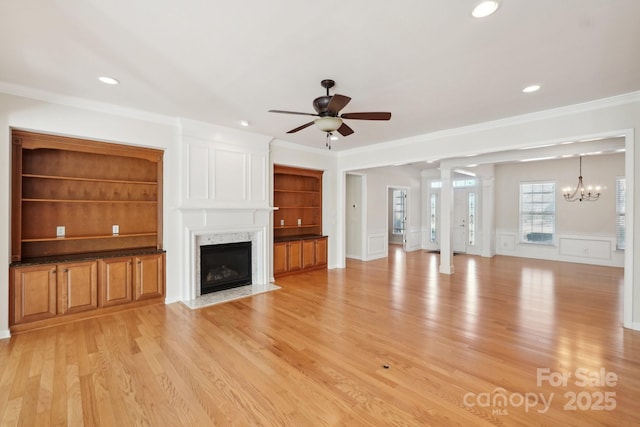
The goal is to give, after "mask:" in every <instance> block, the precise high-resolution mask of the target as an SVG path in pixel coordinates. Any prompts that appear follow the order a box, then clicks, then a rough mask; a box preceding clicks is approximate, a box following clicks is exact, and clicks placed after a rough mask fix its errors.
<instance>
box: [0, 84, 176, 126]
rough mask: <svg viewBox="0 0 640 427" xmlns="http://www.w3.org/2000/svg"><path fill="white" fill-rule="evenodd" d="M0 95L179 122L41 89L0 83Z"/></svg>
mask: <svg viewBox="0 0 640 427" xmlns="http://www.w3.org/2000/svg"><path fill="white" fill-rule="evenodd" d="M0 93H4V94H7V95H13V96H19V97H22V98H29V99H34V100H37V101H43V102H48V103H51V104H58V105H64V106H67V107H73V108H81V109H85V110H92V111H97V112H100V113H107V114H113V115H116V116H121V117H126V118H130V119H136V120H143V121H146V122H152V123H157V124H163V125H169V126H178V125H179V120H178V119H177V118H175V117H170V116H165V115H162V114H156V113H150V112H147V111H143V110H138V109H135V108H129V107H122V106H120V105H116V104H109V103H107V102H98V101H91V100H88V99H85V98H79V97H75V96H69V95H61V94H59V93H55V92H50V91H46V90H41V89H34V88H31V87H27V86H21V85H16V84H13V83H7V82H1V81H0Z"/></svg>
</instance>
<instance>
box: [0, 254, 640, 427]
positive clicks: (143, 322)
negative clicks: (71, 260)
mask: <svg viewBox="0 0 640 427" xmlns="http://www.w3.org/2000/svg"><path fill="white" fill-rule="evenodd" d="M453 260H454V265H455V270H456V273H455V274H454V275H452V276H446V275H440V274H438V272H437V271H438V255H437V254H431V253H426V252H424V251H419V252H412V253H408V254H405V253H403V252H402V251H399V250H396V249H393V250H392V251H391V252H390V254H389V258H387V259H381V260H376V261H371V262H367V263H363V262H358V261H351V260H350V261H348V263H347V268H346V269H338V270H330V271H315V272H310V273H305V274H301V275H296V276H288V277H284V278H282V279H281V280H278V285H280V286H282V289H280V290H277V291H274V292H270V293H266V294H261V295H257V296H254V297H251V298H245V299H242V300H238V301H234V302H230V303H226V304H221V305H217V306H212V307H208V308H204V309H200V310H194V311H192V310H189V309H188V308H186V307H185V306H184V305H182V304H181V303H175V304H170V305H166V306H165V305H153V306H146V307H142V308H136V309H132V310H129V311H126V312H121V313H117V314H112V315H108V316H104V317H101V318H94V319H88V320H83V321H78V322H75V323H70V324H67V325H61V326H55V327H51V328H48V329H43V330H39V331H32V332H26V333H23V334H19V335H16V336H14V337H12V338H11V339H10V340H4V341H0V421H1V422H2V425H25V426H37V425H65V424H66V425H72V426H79V425H83V424H84V425H87V426H92V425H102V426H129V425H149V426H165V425H173V426H182V425H202V426H209V425H240V426H242V425H264V426H281V425H282V426H284V425H287V426H325V425H344V426H359V425H375V426H381V425H410V426H417V425H434V426H446V425H461V426H472V425H504V426H512V425H527V426H529V425H548V426H569V425H576V426H589V425H610V426H623V425H629V426H637V425H640V411H639V410H638V407H639V402H640V333H638V332H634V331H630V330H626V329H623V328H622V321H621V319H622V278H623V270H622V269H618V268H608V267H593V266H585V265H579V264H566V263H557V262H551V261H536V260H527V259H520V258H511V257H501V256H496V257H494V258H491V259H487V258H479V257H472V256H466V255H458V256H455V257H453ZM539 369H548V371H541V372H544V373H546V374H547V375H546V376H545V375H542V374H538V372H539V371H538V370H539ZM602 370H604V372H606V374H605V376H604V378H603V381H604V380H607V381H608V384H605V385H604V386H600V385H595V384H591V385H583V382H584V381H583V380H584V378H583V377H585V376H588V377H589V378H590V379H598V378H596V377H600V373H601V372H602ZM563 372H567V373H571V377H570V378H568V380H567V384H566V385H558V384H555V386H554V384H553V381H555V380H557V379H558V376H559V374H560V373H563ZM607 376H608V377H607ZM613 376H615V377H616V381H615V384H614V378H613ZM548 378H550V379H551V380H552V381H551V383H550V381H549V380H548ZM539 382H540V384H538V383H539ZM505 396H506V397H505ZM573 396H575V401H573ZM543 398H544V399H545V401H549V399H551V403H550V405H549V406H548V407H546V406H545V404H543V401H542V400H541V399H543ZM536 399H538V400H537V403H536ZM573 408H575V410H572V409H573Z"/></svg>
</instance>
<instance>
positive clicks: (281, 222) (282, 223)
mask: <svg viewBox="0 0 640 427" xmlns="http://www.w3.org/2000/svg"><path fill="white" fill-rule="evenodd" d="M280 227H284V219H281V220H280Z"/></svg>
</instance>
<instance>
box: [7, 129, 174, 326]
mask: <svg viewBox="0 0 640 427" xmlns="http://www.w3.org/2000/svg"><path fill="white" fill-rule="evenodd" d="M162 157H163V152H162V151H161V150H156V149H151V148H141V147H133V146H127V145H120V144H111V143H104V142H96V141H88V140H82V139H77V138H68V137H61V136H55V135H45V134H39V133H33V132H25V131H19V130H14V131H13V132H12V165H11V173H12V185H11V188H12V195H11V261H12V264H11V268H10V279H11V286H10V296H9V298H10V300H9V301H10V307H11V313H10V324H11V326H12V328H11V329H12V331H16V330H26V329H28V328H29V327H40V326H46V325H48V324H54V323H56V322H59V321H64V319H67V320H69V319H76V318H79V317H82V316H83V315H94V314H96V313H99V312H100V311H105V310H108V311H113V310H112V308H113V309H118V307H113V306H121V305H125V304H136V303H138V302H140V304H139V305H141V304H142V303H144V304H148V303H150V302H156V301H157V302H161V301H162V298H163V297H164V292H165V279H164V271H165V267H164V265H165V256H164V252H163V251H162V174H163V166H162V161H163V159H162ZM96 310H97V311H96ZM29 324H31V326H29ZM16 325H18V326H19V327H18V328H14V327H13V326H16Z"/></svg>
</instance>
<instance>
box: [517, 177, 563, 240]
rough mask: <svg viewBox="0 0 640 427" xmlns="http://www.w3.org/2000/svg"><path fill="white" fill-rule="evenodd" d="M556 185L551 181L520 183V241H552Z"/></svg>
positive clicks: (554, 221)
mask: <svg viewBox="0 0 640 427" xmlns="http://www.w3.org/2000/svg"><path fill="white" fill-rule="evenodd" d="M555 189H556V185H555V183H553V182H536V183H522V184H520V241H521V242H525V243H536V244H541V245H552V244H553V243H554V237H555V236H554V234H555V223H556V192H555Z"/></svg>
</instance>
